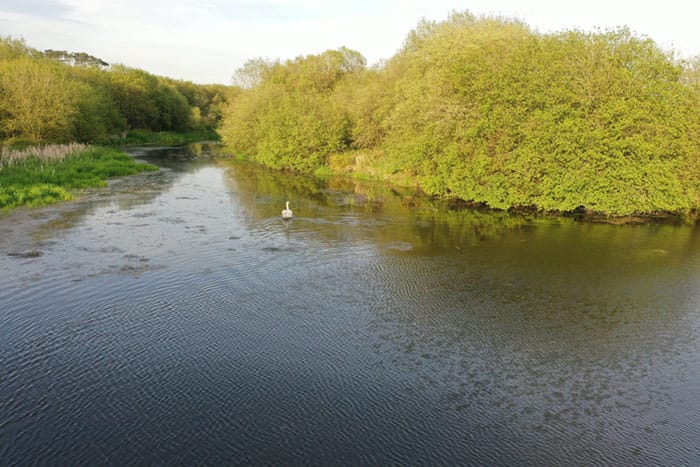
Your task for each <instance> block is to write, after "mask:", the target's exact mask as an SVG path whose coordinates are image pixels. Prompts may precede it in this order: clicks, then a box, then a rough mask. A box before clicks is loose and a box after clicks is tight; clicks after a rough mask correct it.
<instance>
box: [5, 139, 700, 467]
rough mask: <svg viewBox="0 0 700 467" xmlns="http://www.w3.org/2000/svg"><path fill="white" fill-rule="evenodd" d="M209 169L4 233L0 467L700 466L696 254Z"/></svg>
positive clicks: (371, 190) (165, 177)
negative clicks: (288, 216) (285, 216)
mask: <svg viewBox="0 0 700 467" xmlns="http://www.w3.org/2000/svg"><path fill="white" fill-rule="evenodd" d="M191 151H195V152H199V153H202V154H203V156H204V157H202V158H200V159H194V158H193V157H192V156H191ZM209 151H210V149H209V148H207V147H206V146H204V147H201V146H193V147H192V148H190V150H189V152H188V151H186V150H172V149H170V150H151V151H149V152H145V151H143V150H142V151H135V152H136V153H137V155H138V156H139V157H145V158H147V159H148V160H149V161H151V162H154V163H156V164H158V165H160V166H161V167H164V169H163V170H161V171H160V172H158V173H150V174H143V175H139V176H135V177H131V178H127V179H122V180H117V181H115V182H114V183H112V185H111V186H110V188H109V189H108V190H102V191H95V192H92V193H90V194H89V195H88V196H87V197H86V198H85V199H84V200H82V201H79V202H76V203H70V204H66V205H63V206H61V207H59V208H57V207H52V208H47V209H41V210H32V211H19V212H16V213H14V214H12V215H6V214H5V215H2V216H1V217H0V343H1V345H0V365H1V366H0V371H1V373H0V464H2V465H15V464H16V465H28V464H46V465H153V464H159V465H175V464H179V465H194V464H207V465H231V464H237V465H238V464H276V465H280V464H281V465H290V464H293V465H366V464H373V465H456V464H468V465H528V464H534V465H602V464H605V465H700V287H698V286H699V285H700V231H698V229H694V228H691V227H688V226H674V225H631V226H611V225H598V224H584V223H579V222H576V221H574V220H571V219H556V218H541V217H540V218H538V217H528V216H513V215H507V214H489V213H480V212H475V211H455V210H449V209H446V207H445V206H440V205H439V204H436V203H432V202H430V201H428V200H425V199H422V198H420V197H417V196H413V195H412V194H411V193H410V192H401V191H396V190H391V189H388V188H382V187H377V186H373V185H368V184H364V185H363V184H359V183H353V182H348V181H340V180H329V181H320V180H314V179H311V178H305V177H295V176H291V175H288V174H287V175H285V174H277V173H272V172H267V171H261V170H260V169H257V168H255V167H254V166H251V165H247V164H244V163H240V162H220V161H217V160H216V159H214V158H211V157H207V154H209ZM287 199H289V200H290V201H291V207H292V209H293V210H294V212H295V218H294V219H293V220H292V221H291V222H284V221H282V220H281V218H280V211H281V209H282V208H283V207H284V202H285V201H286V200H287Z"/></svg>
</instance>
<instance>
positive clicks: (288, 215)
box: [282, 201, 294, 219]
mask: <svg viewBox="0 0 700 467" xmlns="http://www.w3.org/2000/svg"><path fill="white" fill-rule="evenodd" d="M286 206H287V208H286V209H282V219H291V218H292V216H293V215H294V213H292V210H291V209H289V201H287V204H286Z"/></svg>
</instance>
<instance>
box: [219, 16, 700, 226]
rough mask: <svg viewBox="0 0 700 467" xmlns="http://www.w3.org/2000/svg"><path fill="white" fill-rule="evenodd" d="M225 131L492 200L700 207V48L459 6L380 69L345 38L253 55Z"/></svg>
mask: <svg viewBox="0 0 700 467" xmlns="http://www.w3.org/2000/svg"><path fill="white" fill-rule="evenodd" d="M236 81H237V84H239V85H240V86H241V88H242V90H241V92H240V93H239V94H238V95H237V96H235V97H234V98H233V99H232V100H231V101H230V102H229V103H228V104H227V105H226V107H225V110H224V112H223V119H222V122H221V125H220V129H219V131H220V134H221V136H222V138H223V140H224V142H225V143H226V144H227V146H228V147H229V148H230V150H231V151H233V152H234V153H236V154H239V155H244V156H247V157H250V158H251V159H254V160H257V161H259V162H262V163H263V164H266V165H268V166H271V167H276V168H283V169H292V170H302V171H314V170H321V171H331V172H338V171H340V172H346V173H350V172H353V171H354V172H355V173H356V174H358V175H364V176H372V177H375V178H381V179H385V180H392V181H395V182H402V183H410V184H414V185H417V186H419V187H420V188H421V189H422V190H423V191H425V192H427V193H429V194H432V195H438V196H448V197H456V198H460V199H463V200H467V201H471V202H475V203H482V204H485V205H488V206H490V207H493V208H499V209H509V208H514V207H532V208H536V209H540V210H547V211H549V210H552V211H572V210H576V209H581V208H585V209H588V210H592V211H596V212H602V213H608V214H632V213H653V212H660V211H673V212H677V211H687V210H691V209H695V208H697V207H698V205H699V204H700V60H699V59H694V60H685V61H681V60H678V59H676V58H675V57H674V55H673V53H672V52H669V51H665V50H662V49H661V48H660V47H659V46H657V45H656V44H655V43H654V42H653V41H652V40H651V39H649V38H646V37H640V36H638V35H635V34H634V33H632V32H630V30H629V29H627V28H624V27H623V28H618V29H614V30H606V31H595V32H586V31H579V30H572V31H563V32H558V33H551V34H544V33H539V32H536V31H533V30H532V29H531V28H529V27H528V26H527V25H526V24H524V23H523V22H521V21H518V20H514V19H506V18H499V17H476V16H474V15H472V14H470V13H469V12H463V13H458V12H453V13H452V14H451V15H450V16H449V17H448V19H447V20H445V21H442V22H434V21H426V20H423V21H421V22H420V23H419V24H418V25H417V27H416V28H415V29H414V30H413V31H411V32H410V33H409V35H408V37H407V38H406V40H405V42H404V44H403V46H402V48H401V49H400V50H399V51H398V52H397V53H396V54H395V55H394V56H393V57H391V58H390V59H388V60H386V61H385V62H383V63H381V64H379V65H377V66H374V67H367V65H366V61H365V59H364V58H363V57H362V55H361V54H359V53H358V52H355V51H352V50H349V49H346V48H341V49H338V50H329V51H327V52H324V53H322V54H317V55H307V56H300V57H298V58H296V59H293V60H287V61H284V62H282V61H280V60H265V59H255V60H251V61H249V62H248V63H246V65H245V66H244V67H243V68H241V69H240V70H238V72H237V75H236Z"/></svg>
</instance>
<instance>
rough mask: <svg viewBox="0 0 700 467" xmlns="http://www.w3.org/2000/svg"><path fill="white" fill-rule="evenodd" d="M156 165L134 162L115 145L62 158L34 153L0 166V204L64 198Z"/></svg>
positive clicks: (12, 205) (31, 203) (36, 203)
mask: <svg viewBox="0 0 700 467" xmlns="http://www.w3.org/2000/svg"><path fill="white" fill-rule="evenodd" d="M147 170H158V167H156V166H153V165H150V164H144V163H137V162H136V161H134V159H133V158H132V157H131V156H129V155H128V154H125V153H123V152H121V151H119V150H117V149H114V148H107V147H95V146H92V147H88V148H87V149H86V150H85V151H83V152H80V153H77V154H72V155H70V156H68V157H66V158H65V159H63V160H62V161H54V160H49V161H47V160H44V159H41V158H40V157H39V156H36V155H29V156H28V157H26V158H24V159H22V160H20V161H15V162H13V163H12V164H11V165H6V166H4V167H2V168H1V169H0V208H1V209H5V210H7V209H13V208H16V207H19V206H27V207H36V206H42V205H47V204H52V203H55V202H58V201H65V200H68V199H71V198H72V194H71V192H74V191H76V190H80V189H84V188H88V187H99V186H106V184H107V183H106V181H105V180H106V179H108V178H111V177H120V176H125V175H134V174H137V173H140V172H143V171H147Z"/></svg>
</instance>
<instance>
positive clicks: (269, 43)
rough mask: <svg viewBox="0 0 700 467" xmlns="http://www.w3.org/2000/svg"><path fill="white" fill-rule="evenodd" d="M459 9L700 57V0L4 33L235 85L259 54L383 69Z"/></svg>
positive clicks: (245, 16) (242, 11)
mask: <svg viewBox="0 0 700 467" xmlns="http://www.w3.org/2000/svg"><path fill="white" fill-rule="evenodd" d="M452 10H456V11H465V10H469V11H470V12H472V13H474V14H476V15H489V14H496V15H501V16H506V17H514V18H518V19H521V20H523V21H524V22H525V23H526V24H528V25H529V26H530V27H531V28H533V29H535V30H537V31H540V32H553V31H561V30H564V29H573V28H577V29H583V30H586V31H593V30H595V29H596V28H601V29H605V28H611V27H617V26H628V27H629V28H630V29H631V30H632V31H634V32H635V33H636V34H638V35H641V36H647V37H650V38H651V39H653V40H654V41H655V42H656V43H658V44H659V45H660V46H661V47H663V48H664V49H666V50H674V51H676V52H677V53H678V55H680V56H683V57H686V56H694V55H699V54H700V27H698V18H700V2H697V1H696V0H665V1H658V0H654V1H651V0H620V1H617V0H581V1H577V2H570V1H567V0H473V1H470V0H463V1H451V0H356V1H350V0H341V1H330V0H261V1H255V0H0V36H12V37H14V38H24V39H25V40H26V42H27V45H29V46H30V47H33V48H36V49H39V50H45V49H57V50H68V51H71V52H87V53H88V54H90V55H94V56H97V57H99V58H101V59H103V60H105V61H107V62H109V63H122V64H124V65H127V66H130V67H134V68H141V69H144V70H146V71H148V72H150V73H153V74H156V75H162V76H169V77H171V78H176V79H184V80H189V81H194V82H196V83H221V84H231V77H232V75H233V73H234V72H235V70H236V69H238V68H240V67H241V66H242V65H243V64H244V63H245V62H246V61H247V60H248V59H251V58H256V57H263V58H269V59H277V58H279V59H282V60H284V59H288V58H294V57H297V56H299V55H308V54H312V53H320V52H323V51H324V50H328V49H335V48H338V47H341V46H346V47H348V48H351V49H354V50H357V51H359V52H360V53H362V55H364V56H365V58H367V61H368V63H369V64H373V63H376V62H377V61H379V60H381V59H385V58H390V57H391V56H392V55H394V54H395V53H396V51H397V50H398V49H399V47H401V44H402V43H403V41H404V39H405V38H406V36H407V35H408V33H409V31H410V30H411V29H413V28H414V27H415V26H416V24H417V23H418V21H419V20H420V19H421V18H427V19H431V20H444V19H446V18H447V15H448V14H449V13H450V11H452Z"/></svg>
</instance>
